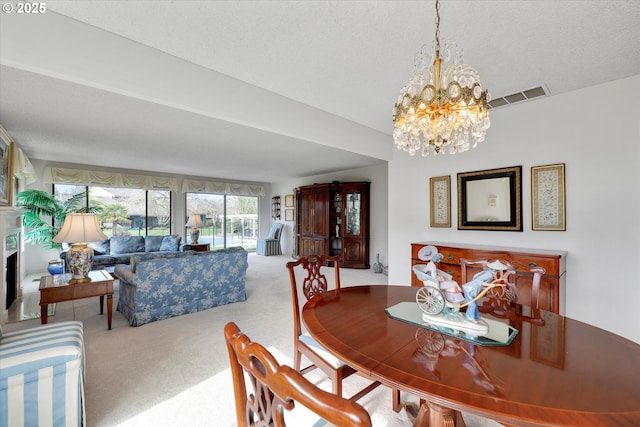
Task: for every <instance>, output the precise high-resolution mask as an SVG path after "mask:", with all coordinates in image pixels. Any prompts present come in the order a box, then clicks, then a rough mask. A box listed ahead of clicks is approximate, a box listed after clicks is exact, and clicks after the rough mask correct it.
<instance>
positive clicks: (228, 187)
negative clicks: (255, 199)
mask: <svg viewBox="0 0 640 427" xmlns="http://www.w3.org/2000/svg"><path fill="white" fill-rule="evenodd" d="M182 192H183V193H216V194H234V195H236V196H264V187H263V186H262V185H257V184H255V185H254V184H243V183H233V182H216V181H204V180H195V179H184V180H183V181H182Z"/></svg>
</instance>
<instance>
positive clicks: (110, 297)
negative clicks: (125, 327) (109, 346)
mask: <svg viewBox="0 0 640 427" xmlns="http://www.w3.org/2000/svg"><path fill="white" fill-rule="evenodd" d="M102 298H103V297H100V299H102ZM112 308H113V295H111V294H109V295H107V325H108V326H109V330H111V312H112Z"/></svg>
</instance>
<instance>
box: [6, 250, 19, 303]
mask: <svg viewBox="0 0 640 427" xmlns="http://www.w3.org/2000/svg"><path fill="white" fill-rule="evenodd" d="M5 262H6V264H5V265H6V268H5V276H4V277H5V283H6V286H7V303H6V307H5V308H6V309H8V308H9V307H11V304H13V302H14V301H15V300H16V298H18V280H17V279H18V277H19V274H20V272H19V271H18V252H17V251H16V252H14V253H12V254H11V255H9V256H8V257H7V259H6V261H5Z"/></svg>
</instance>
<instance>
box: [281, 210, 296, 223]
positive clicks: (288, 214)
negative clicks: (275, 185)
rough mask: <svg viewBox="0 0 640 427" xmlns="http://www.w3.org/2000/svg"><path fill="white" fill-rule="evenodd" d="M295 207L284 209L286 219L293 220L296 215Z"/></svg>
mask: <svg viewBox="0 0 640 427" xmlns="http://www.w3.org/2000/svg"><path fill="white" fill-rule="evenodd" d="M295 212H296V210H295V209H285V210H284V220H285V221H293V220H294V219H293V218H294V216H295Z"/></svg>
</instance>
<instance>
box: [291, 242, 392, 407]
mask: <svg viewBox="0 0 640 427" xmlns="http://www.w3.org/2000/svg"><path fill="white" fill-rule="evenodd" d="M328 264H333V271H334V273H333V274H334V279H333V282H334V288H335V289H337V290H339V289H340V257H339V256H334V257H331V256H324V255H308V256H306V257H301V258H299V259H298V260H297V261H290V262H288V263H287V269H288V270H289V279H290V282H291V299H292V303H293V336H294V342H293V346H294V355H293V361H294V363H293V367H294V368H295V369H296V370H297V371H298V372H300V373H301V374H303V375H304V374H306V373H307V372H309V371H311V370H313V369H315V368H319V369H320V370H321V371H322V372H324V374H325V375H327V376H328V377H329V378H330V379H331V387H332V391H333V393H334V394H336V395H338V396H342V380H343V379H345V378H347V377H348V376H350V375H353V374H355V373H357V371H356V370H355V369H354V368H352V367H351V366H349V365H346V364H345V363H344V362H343V361H342V360H340V359H338V358H337V357H335V356H334V355H333V354H331V353H330V352H329V351H327V350H326V349H325V348H324V347H323V346H322V345H320V343H318V342H317V341H316V340H315V339H314V338H313V337H312V336H311V335H309V334H308V333H305V332H304V331H303V329H302V322H301V319H300V317H301V306H300V299H299V298H300V297H299V294H298V288H299V285H298V281H297V280H296V272H299V274H300V275H301V276H304V275H306V277H304V279H303V280H302V285H301V286H300V288H301V289H300V290H301V291H302V295H303V296H304V298H305V299H306V300H307V301H308V300H310V299H311V298H313V297H314V296H315V295H318V294H320V293H323V292H326V291H328V290H329V282H328V281H327V277H326V276H325V275H324V267H328ZM303 355H304V356H305V357H306V358H307V359H309V360H310V361H311V365H309V366H307V367H305V368H302V369H301V367H300V365H301V364H302V356H303ZM379 385H380V383H379V382H378V381H375V382H373V383H371V384H369V385H368V386H367V387H365V388H364V389H362V390H360V391H359V392H357V393H356V394H354V395H353V396H352V397H351V398H350V400H358V399H360V398H361V397H362V396H364V395H366V394H367V393H369V392H370V391H371V390H373V389H374V388H376V387H377V386H379Z"/></svg>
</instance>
